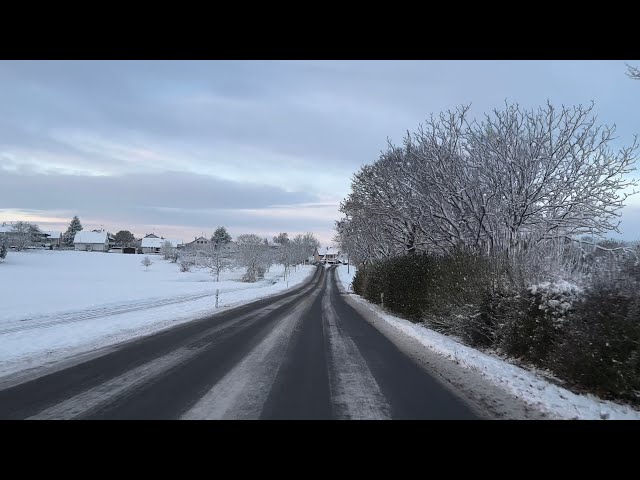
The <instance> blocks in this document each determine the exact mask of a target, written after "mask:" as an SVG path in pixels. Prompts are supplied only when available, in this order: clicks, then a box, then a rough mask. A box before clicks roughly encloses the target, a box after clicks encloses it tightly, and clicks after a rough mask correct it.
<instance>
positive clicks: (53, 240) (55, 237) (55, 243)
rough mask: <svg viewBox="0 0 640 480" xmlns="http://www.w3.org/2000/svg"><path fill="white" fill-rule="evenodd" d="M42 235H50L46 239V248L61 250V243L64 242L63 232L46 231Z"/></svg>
mask: <svg viewBox="0 0 640 480" xmlns="http://www.w3.org/2000/svg"><path fill="white" fill-rule="evenodd" d="M42 233H44V234H45V235H48V236H47V238H45V239H44V243H45V245H44V246H45V247H46V246H50V247H51V248H60V242H61V241H62V232H56V231H52V230H44V231H43V232H42Z"/></svg>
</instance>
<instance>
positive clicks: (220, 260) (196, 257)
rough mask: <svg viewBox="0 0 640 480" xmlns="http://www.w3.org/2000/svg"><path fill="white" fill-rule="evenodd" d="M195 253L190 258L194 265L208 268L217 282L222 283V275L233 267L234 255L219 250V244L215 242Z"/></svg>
mask: <svg viewBox="0 0 640 480" xmlns="http://www.w3.org/2000/svg"><path fill="white" fill-rule="evenodd" d="M194 253H195V254H192V255H191V256H190V261H191V262H192V264H193V265H195V266H197V267H201V268H208V269H209V271H210V273H211V275H212V276H214V277H215V279H216V282H218V281H220V274H221V273H222V272H223V271H225V270H227V269H229V268H231V267H232V265H233V257H232V255H231V254H230V253H229V252H227V251H225V250H223V249H221V248H219V244H216V243H214V242H211V243H209V244H208V245H205V246H204V247H202V248H200V249H198V250H197V251H196V252H194ZM187 255H188V254H187ZM187 262H188V260H187Z"/></svg>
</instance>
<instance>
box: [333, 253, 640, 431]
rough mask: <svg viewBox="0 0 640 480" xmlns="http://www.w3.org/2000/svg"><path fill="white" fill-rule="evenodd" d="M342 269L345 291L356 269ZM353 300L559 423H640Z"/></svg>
mask: <svg viewBox="0 0 640 480" xmlns="http://www.w3.org/2000/svg"><path fill="white" fill-rule="evenodd" d="M349 270H350V272H349V273H347V266H346V265H341V266H339V267H338V268H337V272H336V273H337V275H338V278H339V280H340V282H341V283H342V285H343V286H344V288H345V289H346V290H347V291H349V292H353V290H352V289H350V288H348V287H349V286H350V284H351V282H352V281H353V277H354V275H355V268H354V267H353V266H352V267H350V269H349ZM351 298H352V299H353V300H354V301H356V302H358V303H359V304H361V305H364V306H366V308H367V309H369V310H370V311H371V312H373V313H375V314H376V315H377V316H378V317H380V318H382V319H383V320H384V321H386V322H387V323H389V324H390V325H392V326H393V327H394V328H396V329H397V330H398V331H400V332H402V333H403V334H405V335H407V336H409V337H411V338H413V339H416V340H417V341H419V342H420V343H421V344H422V345H424V346H425V347H426V348H428V349H429V350H431V351H433V352H435V353H437V354H439V355H442V356H444V357H446V358H448V359H450V360H453V361H455V362H456V363H457V364H459V365H460V366H461V367H463V368H466V369H468V370H470V371H473V372H475V373H477V374H479V375H481V376H482V377H484V378H485V379H487V380H488V381H489V382H491V383H492V384H494V385H495V386H497V387H499V388H501V389H502V390H504V391H505V392H507V393H508V394H510V395H513V396H515V397H517V398H519V399H520V400H521V401H523V402H525V403H527V404H529V405H530V406H531V407H533V408H535V409H536V410H538V411H541V412H543V413H545V414H546V415H547V416H548V417H550V418H558V419H585V420H586V419H589V420H598V419H603V420H604V419H611V420H622V419H625V420H640V412H639V411H637V410H634V409H633V408H631V407H629V406H626V405H620V404H617V403H614V402H609V401H605V400H601V399H599V398H596V397H595V396H593V395H577V394H575V393H573V392H571V391H569V390H567V389H565V388H562V387H559V386H557V385H554V384H552V383H550V382H548V381H547V380H545V379H544V378H542V377H541V376H540V375H537V374H536V373H534V372H531V371H528V370H525V369H523V368H520V367H518V366H516V365H513V364H511V363H509V362H507V361H505V360H503V359H501V358H498V357H496V356H492V355H488V354H486V353H483V352H480V351H479V350H476V349H474V348H471V347H468V346H466V345H463V344H461V343H459V342H456V341H455V340H454V339H452V338H450V337H447V336H446V335H442V334H440V333H437V332H434V331H433V330H430V329H428V328H425V327H424V326H422V325H419V324H415V323H412V322H410V321H408V320H404V319H402V318H399V317H396V316H394V315H391V314H389V313H387V312H384V311H383V310H382V309H380V307H378V306H377V305H374V304H372V303H370V302H368V301H366V300H365V299H364V298H362V297H360V296H359V295H355V294H353V295H351Z"/></svg>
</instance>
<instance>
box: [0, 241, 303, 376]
mask: <svg viewBox="0 0 640 480" xmlns="http://www.w3.org/2000/svg"><path fill="white" fill-rule="evenodd" d="M144 257H145V255H123V254H115V253H111V254H108V253H98V252H74V251H62V252H56V251H46V250H33V251H29V252H11V253H10V254H9V255H8V256H7V258H6V259H5V260H4V261H3V263H2V264H1V265H0V299H1V300H0V345H1V346H0V376H5V375H8V374H11V373H15V372H18V371H21V370H24V369H27V368H31V367H36V366H41V365H45V364H50V363H53V362H55V361H59V360H61V359H63V358H66V357H69V356H72V355H77V354H79V353H81V352H86V351H92V350H95V349H97V348H101V347H105V346H108V345H113V344H115V343H119V342H121V341H124V340H128V339H132V338H136V337H140V336H142V335H147V334H150V333H153V332H156V331H159V330H162V329H164V328H167V327H169V326H172V325H176V324H178V323H183V322H187V321H190V320H193V319H195V318H198V317H201V316H204V315H206V314H210V313H214V312H217V311H220V310H222V309H225V308H229V307H232V306H235V305H238V304H241V303H246V302H249V301H252V300H255V299H258V298H263V297H266V296H269V295H273V294H276V293H278V292H282V291H283V290H286V289H287V288H292V287H294V286H295V285H298V284H300V283H302V282H303V281H304V280H305V279H307V278H308V277H309V276H310V275H311V274H312V272H313V270H314V268H315V267H313V266H310V265H307V266H302V267H298V268H297V271H294V272H292V274H291V275H290V277H289V279H288V281H287V282H285V281H284V280H283V278H282V275H283V267H282V266H281V265H274V266H272V267H271V268H270V270H269V272H267V273H266V275H265V278H264V280H261V281H259V282H256V283H244V282H240V281H239V279H240V277H241V276H242V274H243V272H242V271H241V270H235V271H227V272H223V273H222V274H221V275H220V281H219V282H215V281H214V278H213V277H212V276H211V275H210V274H209V272H208V271H207V270H197V269H194V271H192V272H180V271H179V267H178V265H177V264H175V263H170V262H168V261H166V260H163V259H162V257H160V256H158V255H148V257H149V258H150V259H151V260H152V261H153V262H154V263H153V265H151V266H150V267H149V270H148V271H145V269H144V267H143V266H142V265H141V264H140V261H141V260H142V259H143V258H144ZM216 289H219V298H218V306H219V308H218V309H217V310H216V308H215V290H216Z"/></svg>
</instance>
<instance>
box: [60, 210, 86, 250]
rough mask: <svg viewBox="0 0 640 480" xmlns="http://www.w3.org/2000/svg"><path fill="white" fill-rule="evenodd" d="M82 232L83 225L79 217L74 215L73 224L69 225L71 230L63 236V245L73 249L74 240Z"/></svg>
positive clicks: (68, 229)
mask: <svg viewBox="0 0 640 480" xmlns="http://www.w3.org/2000/svg"><path fill="white" fill-rule="evenodd" d="M81 231H82V224H81V223H80V219H79V218H78V216H77V215H74V217H73V219H72V220H71V223H69V228H67V231H66V232H65V233H64V235H63V236H62V241H63V243H64V244H65V245H66V246H68V247H73V239H74V238H75V236H76V233H78V232H81Z"/></svg>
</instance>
